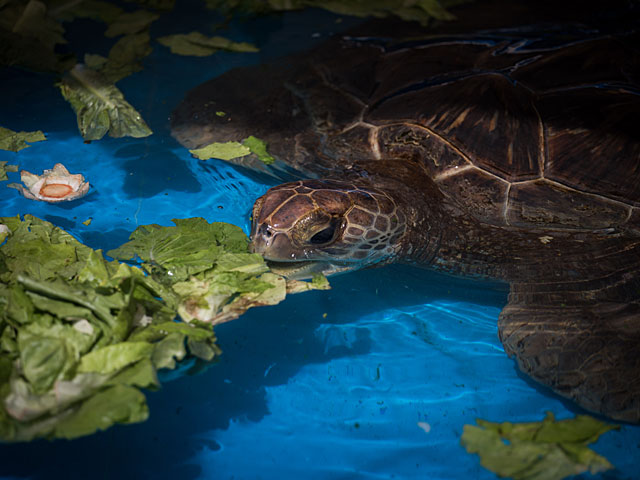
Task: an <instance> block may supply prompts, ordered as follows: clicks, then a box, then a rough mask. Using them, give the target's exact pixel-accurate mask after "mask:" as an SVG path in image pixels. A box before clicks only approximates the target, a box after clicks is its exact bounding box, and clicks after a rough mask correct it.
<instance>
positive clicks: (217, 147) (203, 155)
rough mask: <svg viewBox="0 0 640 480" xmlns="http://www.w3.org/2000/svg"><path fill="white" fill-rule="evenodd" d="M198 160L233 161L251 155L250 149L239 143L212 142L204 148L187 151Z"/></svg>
mask: <svg viewBox="0 0 640 480" xmlns="http://www.w3.org/2000/svg"><path fill="white" fill-rule="evenodd" d="M189 152H191V154H192V155H193V156H194V157H196V158H197V159H199V160H208V159H210V158H218V159H220V160H233V159H234V158H239V157H244V156H246V155H249V154H250V153H251V149H250V148H249V147H248V146H246V145H243V144H241V143H239V142H224V143H221V142H214V143H211V144H209V145H207V146H206V147H202V148H196V149H194V150H189Z"/></svg>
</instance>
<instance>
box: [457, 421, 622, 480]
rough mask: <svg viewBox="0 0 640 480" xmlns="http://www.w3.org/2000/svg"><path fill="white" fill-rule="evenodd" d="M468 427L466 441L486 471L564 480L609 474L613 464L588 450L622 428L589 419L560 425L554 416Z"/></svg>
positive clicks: (521, 477)
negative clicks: (536, 419)
mask: <svg viewBox="0 0 640 480" xmlns="http://www.w3.org/2000/svg"><path fill="white" fill-rule="evenodd" d="M477 423H478V425H479V426H478V427H476V426H473V425H465V426H464V433H463V434H462V438H461V443H462V445H463V446H464V447H465V448H466V449H467V451H468V452H469V453H477V454H478V455H479V456H480V462H481V464H482V466H483V467H485V468H487V469H489V470H491V471H492V472H494V473H496V474H497V475H499V476H500V477H510V478H512V479H514V480H525V479H526V480H561V479H563V478H566V477H568V476H571V475H577V474H580V473H583V472H586V471H589V472H590V473H592V474H595V473H598V472H602V471H605V470H609V469H611V468H613V466H612V465H611V464H610V463H609V461H608V460H607V459H606V458H604V457H602V456H600V455H598V454H597V453H595V452H594V451H593V450H591V449H590V448H588V447H587V445H588V444H590V443H593V442H595V441H596V440H597V439H598V437H599V436H600V435H602V434H603V433H606V432H608V431H609V430H612V429H616V428H618V427H617V426H615V425H609V424H607V423H604V422H601V421H599V420H596V419H595V418H593V417H590V416H588V415H578V416H577V417H575V418H574V419H569V420H560V421H557V422H556V421H555V418H554V416H553V414H552V413H551V412H549V413H547V417H546V418H545V419H544V420H542V421H541V422H531V423H509V422H505V423H492V422H487V421H485V420H480V419H478V420H477Z"/></svg>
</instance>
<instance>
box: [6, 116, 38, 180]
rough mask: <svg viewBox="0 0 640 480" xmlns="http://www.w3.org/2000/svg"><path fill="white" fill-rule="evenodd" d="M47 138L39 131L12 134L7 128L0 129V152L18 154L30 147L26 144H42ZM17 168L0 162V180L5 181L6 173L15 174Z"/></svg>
mask: <svg viewBox="0 0 640 480" xmlns="http://www.w3.org/2000/svg"><path fill="white" fill-rule="evenodd" d="M46 139H47V138H46V137H45V136H44V133H42V131H41V130H36V131H35V132H14V131H13V130H9V129H8V128H4V127H0V150H8V151H10V152H19V151H20V150H22V149H23V148H27V147H30V146H31V145H28V144H27V142H29V143H33V142H42V141H44V140H46ZM17 171H18V167H16V166H14V165H8V166H7V162H0V180H6V179H7V174H6V172H17Z"/></svg>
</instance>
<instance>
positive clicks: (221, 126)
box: [172, 2, 640, 422]
mask: <svg viewBox="0 0 640 480" xmlns="http://www.w3.org/2000/svg"><path fill="white" fill-rule="evenodd" d="M480 3H482V2H480ZM638 40H640V37H639V35H638V34H637V33H622V34H613V33H610V32H608V33H606V34H603V33H599V32H598V31H595V30H594V29H593V28H583V27H580V26H575V27H567V26H563V27H562V28H561V29H558V28H557V27H556V26H554V25H552V24H544V25H542V26H540V25H537V26H530V27H526V28H512V29H508V28H501V29H495V30H484V31H482V32H480V33H477V32H474V33H468V32H462V33H455V34H433V35H430V36H424V35H422V36H421V37H419V38H417V37H415V36H414V37H413V38H412V39H411V40H406V41H403V40H401V39H397V38H395V39H394V38H390V37H389V36H386V37H380V36H371V35H359V34H358V33H357V32H356V33H350V34H347V35H339V36H337V37H335V38H333V39H330V40H328V41H327V42H325V43H324V44H322V45H320V46H319V47H316V48H314V49H313V50H311V51H309V52H304V53H302V54H294V55H292V56H288V57H286V58H284V59H281V60H279V61H275V62H272V63H268V64H266V65H259V66H251V67H244V68H238V69H234V70H231V71H229V72H227V73H225V74H223V75H221V76H219V77H217V78H214V79H212V80H211V81H209V82H206V83H204V84H203V85H201V86H199V87H197V88H195V89H193V90H192V91H191V92H189V93H188V94H187V96H186V98H185V100H184V101H183V102H182V103H181V104H180V105H179V106H178V107H177V109H176V110H175V111H174V113H173V116H172V132H173V135H174V136H175V137H176V138H177V139H178V140H179V142H180V143H182V144H183V145H185V146H187V147H189V148H198V147H203V146H205V145H207V144H210V143H212V142H227V141H242V140H243V139H245V138H247V137H248V136H250V135H253V136H255V137H257V138H259V139H262V140H263V141H265V142H266V143H267V146H268V151H269V153H270V154H271V155H272V156H273V157H275V158H276V159H277V161H276V164H275V166H272V167H264V168H266V169H268V170H269V171H271V172H275V173H276V174H281V173H285V174H287V175H291V174H293V175H299V178H300V180H294V181H289V182H287V183H284V184H282V185H279V186H276V187H274V188H271V189H270V190H269V191H268V192H267V193H266V194H265V195H264V196H262V197H261V198H259V199H258V200H257V202H256V203H255V207H254V210H253V226H252V234H251V237H252V245H253V249H254V250H255V251H256V252H260V253H262V254H263V255H264V256H265V258H266V259H268V260H270V261H271V262H272V265H274V268H276V267H280V268H281V269H283V271H285V272H289V274H291V275H295V276H303V275H310V274H311V273H312V272H320V271H321V272H324V273H328V274H330V273H335V272H338V271H348V270H354V269H358V268H363V267H369V266H372V265H383V264H387V263H390V262H405V263H409V264H414V265H421V266H427V267H430V268H435V269H438V270H440V271H444V272H449V273H452V274H459V275H468V276H474V277H479V278H494V279H499V280H502V281H505V282H508V283H509V285H510V293H509V297H508V304H507V305H506V306H505V307H504V309H503V310H502V312H501V314H500V317H499V336H500V339H501V341H502V343H503V345H504V349H505V351H506V352H507V353H508V354H509V355H510V356H515V358H516V360H517V363H518V365H519V367H520V369H521V370H522V371H523V372H525V373H527V374H528V375H530V376H531V377H532V378H533V379H535V380H537V381H538V382H540V383H542V384H544V385H547V386H548V387H550V388H551V389H553V390H554V391H555V392H557V393H558V394H560V395H562V396H564V397H567V398H570V399H572V400H574V401H575V402H576V403H577V404H579V405H581V406H582V407H583V408H585V409H587V410H590V411H593V412H598V413H601V414H604V415H606V416H609V417H611V418H613V419H616V420H621V421H628V422H640V127H639V125H640V123H639V122H640V120H639V119H640V95H639V94H638V92H639V91H640V90H639V86H640V85H639V82H640V53H639V52H638V50H637V46H638V45H640V42H639V41H638ZM219 112H225V115H222V114H220V113H219ZM241 161H242V162H245V164H247V165H249V166H252V167H254V168H258V167H257V165H261V164H260V162H259V161H258V160H257V158H256V157H255V156H253V155H252V156H248V157H243V158H242V159H241ZM264 168H263V169H264Z"/></svg>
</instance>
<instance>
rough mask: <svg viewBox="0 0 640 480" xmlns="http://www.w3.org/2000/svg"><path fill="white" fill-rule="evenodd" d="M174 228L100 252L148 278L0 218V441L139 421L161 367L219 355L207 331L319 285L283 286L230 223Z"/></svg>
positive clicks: (28, 223)
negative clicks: (0, 240)
mask: <svg viewBox="0 0 640 480" xmlns="http://www.w3.org/2000/svg"><path fill="white" fill-rule="evenodd" d="M174 223H175V227H160V226H158V225H146V226H142V227H139V228H138V229H137V230H136V231H135V232H133V234H132V235H131V237H130V241H129V242H127V243H126V244H124V245H123V246H122V247H120V248H118V249H116V250H113V251H110V252H109V254H110V255H111V256H113V257H116V258H121V259H127V260H131V259H133V258H136V259H139V260H140V262H141V266H142V267H143V269H144V270H145V271H146V272H147V274H145V272H143V271H142V270H140V269H139V268H137V267H133V266H130V265H127V264H122V263H119V262H118V261H116V260H114V261H107V260H106V259H105V258H104V257H103V255H102V252H100V251H99V250H93V249H91V248H89V247H87V246H86V245H83V244H82V243H80V242H79V241H77V240H76V239H75V238H73V237H72V236H71V235H69V234H68V233H67V232H65V231H64V230H61V229H60V228H57V227H55V226H53V225H52V224H50V223H48V222H45V221H42V220H39V219H37V218H35V217H33V216H30V215H25V216H24V218H20V217H19V216H16V217H1V218H0V224H1V225H3V229H2V231H3V236H5V237H6V241H4V243H2V244H1V245H0V440H3V441H10V442H17V441H29V440H32V439H34V438H39V437H45V438H57V437H58V438H75V437H77V436H82V435H87V434H90V433H92V432H94V431H96V430H100V429H105V428H108V427H110V426H111V425H113V424H114V423H131V422H137V421H142V420H144V419H145V418H147V416H148V409H147V406H146V402H145V399H144V394H143V393H142V392H141V391H140V390H139V389H140V388H157V387H158V386H159V382H158V375H157V371H158V370H159V369H173V368H175V367H176V366H177V362H181V361H183V360H186V359H187V358H189V357H190V358H194V357H195V358H196V359H198V362H199V363H198V365H207V364H210V363H207V362H211V361H213V360H215V359H216V358H217V357H218V356H219V355H220V354H221V350H220V349H219V348H218V346H217V345H216V336H215V334H214V332H213V327H212V326H213V325H214V324H217V323H221V322H224V321H228V320H231V319H234V318H237V317H238V316H239V315H241V314H242V313H244V312H245V311H246V310H247V309H248V308H251V307H254V306H259V305H272V304H275V303H278V302H280V301H282V300H283V299H284V298H285V296H286V294H287V292H288V291H303V290H306V289H311V288H316V287H317V288H325V287H326V281H325V282H323V281H322V280H319V279H314V281H313V282H311V283H309V284H308V285H309V287H308V288H304V285H298V284H299V283H301V282H296V285H297V287H296V288H295V289H289V288H288V285H287V282H286V280H285V279H284V277H282V276H280V275H276V274H273V273H271V272H268V271H267V270H268V268H267V266H266V264H265V262H264V259H263V258H262V257H261V256H260V255H257V254H252V253H249V252H248V251H247V246H248V239H247V238H246V236H245V235H244V233H243V232H242V230H241V229H240V228H238V227H236V226H233V225H229V224H223V223H213V224H209V223H208V222H206V221H205V220H203V219H201V218H190V219H184V220H174ZM300 286H302V288H299V287H300ZM178 313H179V314H180V316H181V317H182V319H183V320H185V321H187V322H188V323H185V322H180V321H177V320H176V318H175V317H176V315H177V314H178ZM205 322H206V323H205Z"/></svg>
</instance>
